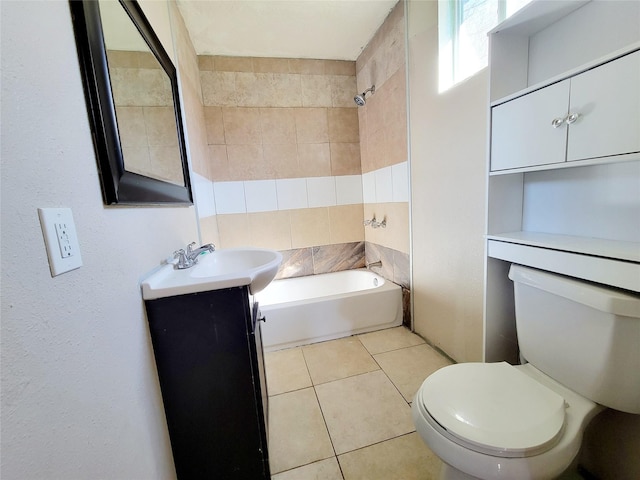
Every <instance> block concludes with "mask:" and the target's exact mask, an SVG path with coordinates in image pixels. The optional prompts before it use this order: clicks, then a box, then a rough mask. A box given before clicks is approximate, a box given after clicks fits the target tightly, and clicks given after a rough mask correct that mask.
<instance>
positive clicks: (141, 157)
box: [122, 146, 151, 175]
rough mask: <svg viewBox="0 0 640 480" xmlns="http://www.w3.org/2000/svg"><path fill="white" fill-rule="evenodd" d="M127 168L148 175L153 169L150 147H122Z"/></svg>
mask: <svg viewBox="0 0 640 480" xmlns="http://www.w3.org/2000/svg"><path fill="white" fill-rule="evenodd" d="M122 156H123V158H124V166H125V169H127V171H129V172H133V173H139V174H141V175H148V174H149V172H150V171H151V160H150V158H149V147H147V146H142V147H126V146H123V147H122Z"/></svg>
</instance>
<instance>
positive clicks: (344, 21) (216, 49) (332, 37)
mask: <svg viewBox="0 0 640 480" xmlns="http://www.w3.org/2000/svg"><path fill="white" fill-rule="evenodd" d="M397 1H398V0H177V4H178V8H179V9H180V12H181V13H182V16H183V17H184V20H185V23H186V25H187V29H188V30H189V34H190V36H191V41H192V42H193V46H194V48H195V50H196V53H197V54H198V55H228V56H243V57H279V58H318V59H332V60H356V59H357V58H358V56H359V55H360V52H362V50H363V49H364V47H365V46H366V45H367V44H368V43H369V40H371V38H372V37H373V35H374V34H375V32H376V31H377V30H378V28H379V27H380V25H382V23H383V22H384V19H385V18H386V17H387V15H388V14H389V12H390V11H391V9H392V8H393V6H394V5H395V4H396V3H397Z"/></svg>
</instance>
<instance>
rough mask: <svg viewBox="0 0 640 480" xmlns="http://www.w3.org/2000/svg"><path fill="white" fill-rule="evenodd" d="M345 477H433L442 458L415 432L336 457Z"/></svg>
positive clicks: (414, 479)
mask: <svg viewBox="0 0 640 480" xmlns="http://www.w3.org/2000/svg"><path fill="white" fill-rule="evenodd" d="M338 461H339V462H340V467H341V468H342V473H343V474H344V478H345V480H389V479H396V478H397V479H402V480H431V479H433V480H436V479H437V478H438V477H439V473H440V466H441V465H442V461H441V460H440V459H439V458H438V457H437V456H436V455H435V454H434V453H433V452H432V451H431V450H429V447H427V446H426V445H425V443H424V442H423V441H422V439H421V438H420V436H419V435H418V434H417V433H411V434H409V435H403V436H401V437H396V438H393V439H391V440H387V441H385V442H382V443H377V444H375V445H371V446H370V447H365V448H362V449H359V450H355V451H353V452H349V453H345V454H344V455H340V456H339V457H338Z"/></svg>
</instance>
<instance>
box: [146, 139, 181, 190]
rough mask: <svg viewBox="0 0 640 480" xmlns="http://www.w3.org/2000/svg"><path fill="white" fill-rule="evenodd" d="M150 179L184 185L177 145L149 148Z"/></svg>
mask: <svg viewBox="0 0 640 480" xmlns="http://www.w3.org/2000/svg"><path fill="white" fill-rule="evenodd" d="M149 160H150V162H151V171H150V172H149V174H150V175H151V176H152V177H155V178H159V179H160V180H166V181H168V182H171V183H174V184H176V185H184V176H183V173H182V159H181V157H180V150H178V146H177V145H168V146H164V145H160V146H157V145H156V146H154V145H152V146H150V147H149Z"/></svg>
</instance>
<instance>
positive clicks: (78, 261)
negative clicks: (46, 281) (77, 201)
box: [38, 208, 82, 277]
mask: <svg viewBox="0 0 640 480" xmlns="http://www.w3.org/2000/svg"><path fill="white" fill-rule="evenodd" d="M38 216H39V217H40V226H41V227H42V234H43V236H44V242H45V244H46V246H47V256H48V257H49V269H50V270H51V276H52V277H55V276H56V275H60V274H61V273H65V272H68V271H69V270H75V269H76V268H79V267H81V266H82V256H81V255H80V244H79V243H78V236H77V234H76V226H75V224H74V223H73V215H72V214H71V209H70V208H39V209H38Z"/></svg>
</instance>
